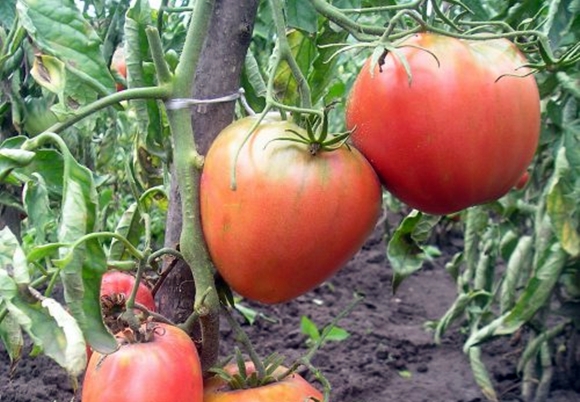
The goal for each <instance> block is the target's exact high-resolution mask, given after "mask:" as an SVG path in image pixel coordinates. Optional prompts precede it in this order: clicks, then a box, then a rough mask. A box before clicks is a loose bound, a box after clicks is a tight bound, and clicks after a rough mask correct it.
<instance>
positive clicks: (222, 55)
mask: <svg viewBox="0 0 580 402" xmlns="http://www.w3.org/2000/svg"><path fill="white" fill-rule="evenodd" d="M257 8H258V1H257V0H243V1H241V0H216V1H215V4H214V6H213V13H212V15H211V18H207V20H208V21H209V22H210V28H209V34H208V35H207V37H206V38H205V44H204V48H203V51H202V55H201V57H200V58H199V62H197V59H196V60H195V61H196V64H197V68H196V73H195V74H196V76H195V83H194V86H193V88H192V87H191V86H188V85H187V84H184V83H183V82H180V83H176V85H179V90H180V91H181V93H182V95H180V97H183V98H188V97H189V95H191V91H193V97H194V98H197V99H214V98H218V97H222V96H224V95H228V94H231V93H234V92H237V91H238V89H239V85H240V75H241V69H242V66H243V61H244V58H245V55H246V52H247V49H248V46H249V43H250V40H251V37H252V30H253V24H254V19H255V15H256V11H257ZM191 72H192V69H190V70H189V72H188V73H187V74H190V73H191ZM181 74H186V73H184V72H183V70H179V75H181ZM176 96H177V95H176ZM234 106H235V103H234V102H225V103H212V104H203V105H199V106H195V107H193V114H192V122H193V131H194V132H195V145H196V146H197V148H196V149H197V153H199V154H204V153H205V152H207V149H208V148H209V146H210V144H211V143H212V141H213V139H214V138H215V136H216V135H217V134H218V133H219V132H220V131H221V130H222V129H223V128H224V127H225V126H227V125H228V124H230V123H231V122H232V120H233V113H234ZM188 115H189V114H188ZM180 124H183V125H185V124H186V121H185V117H183V116H182V117H180ZM187 135H191V131H187ZM176 146H177V144H176ZM181 147H182V148H183V145H182V146H181ZM180 151H184V150H183V149H182V150H180ZM186 153H187V152H186ZM188 155H189V156H186V157H191V154H190V153H189V154H188ZM193 159H196V158H195V157H194V158H193ZM180 172H181V170H179V168H178V166H177V160H175V162H174V166H173V168H172V175H173V177H175V178H180V177H179V176H180V175H181V173H180ZM194 177H195V180H199V172H197V175H196V176H194ZM180 179H181V178H180ZM182 182H183V184H182ZM192 183H198V182H197V181H195V182H194V181H193V180H174V181H172V183H171V195H170V197H169V198H170V205H169V212H168V218H167V229H166V236H165V245H166V246H167V247H170V248H175V247H176V246H177V245H178V244H179V243H180V242H181V241H182V238H181V233H182V232H184V231H186V230H189V229H188V228H187V225H191V216H190V215H191V214H194V215H196V216H198V214H199V210H198V205H197V204H194V205H195V210H194V209H192V208H191V207H189V206H187V205H188V204H187V201H186V200H181V197H182V196H185V193H186V192H189V191H191V189H190V188H185V189H184V190H182V188H181V186H191V185H192ZM195 186H197V184H195ZM196 188H197V187H196ZM182 209H183V210H184V211H185V213H183V214H182ZM188 220H189V221H190V222H187V221H188ZM182 222H183V226H184V227H183V230H182ZM196 224H199V221H197V223H196ZM198 233H199V234H200V235H201V231H199V232H198ZM202 244H203V242H200V245H202ZM183 246H184V245H183V243H181V250H182V251H183V250H184V249H183ZM204 247H205V246H204ZM196 258H199V256H197V257H196ZM188 262H189V261H188ZM202 262H203V261H202ZM204 264H205V263H204ZM197 268H198V267H197V266H196V267H194V271H195V270H197ZM165 269H171V272H170V273H169V274H167V276H166V277H165V280H164V282H163V284H162V286H161V287H160V288H159V289H158V292H157V295H156V300H157V302H158V306H159V309H160V312H161V313H163V314H164V315H166V316H169V317H171V318H172V319H173V321H176V322H184V321H185V325H188V324H189V323H191V322H192V321H193V320H191V319H188V318H187V315H188V314H189V313H190V312H191V307H190V306H191V304H192V302H193V301H194V298H195V300H196V301H195V304H196V306H198V305H200V302H203V303H201V304H202V306H203V305H209V304H210V303H213V301H214V295H215V291H214V290H213V288H212V290H211V292H210V293H209V294H208V293H205V291H204V289H202V286H200V285H201V284H200V283H196V291H195V295H194V294H193V292H192V288H193V286H190V284H191V279H192V276H191V275H192V274H191V270H190V268H189V267H188V266H187V264H184V263H182V261H181V260H178V261H174V264H169V265H167V266H165ZM164 272H165V271H164ZM193 279H194V281H196V282H198V279H197V278H196V277H194V278H193ZM216 304H217V301H216ZM211 307H212V310H211V313H210V314H211V315H210V316H208V317H205V318H203V319H200V320H198V322H202V320H205V322H202V325H203V326H204V328H203V329H202V331H201V332H202V333H201V334H199V335H197V336H198V337H199V336H203V347H202V351H203V356H202V365H203V367H204V369H207V368H209V366H211V365H212V364H213V363H215V361H216V359H217V344H218V339H219V316H218V315H217V314H218V311H217V310H213V308H214V307H215V305H214V304H211ZM203 310H204V309H203V308H202V309H201V311H199V312H200V313H205V312H204V311H203ZM214 313H215V316H214ZM196 330H197V329H196ZM212 353H215V356H212Z"/></svg>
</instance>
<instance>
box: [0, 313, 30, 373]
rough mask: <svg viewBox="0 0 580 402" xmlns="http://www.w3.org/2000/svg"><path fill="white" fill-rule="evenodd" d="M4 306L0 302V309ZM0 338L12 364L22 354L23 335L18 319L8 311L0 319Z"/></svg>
mask: <svg viewBox="0 0 580 402" xmlns="http://www.w3.org/2000/svg"><path fill="white" fill-rule="evenodd" d="M4 308H5V307H4V304H3V303H2V302H0V309H4ZM0 340H2V342H3V343H4V346H5V348H6V352H8V357H9V358H10V362H11V363H12V365H13V366H14V364H15V363H16V362H17V361H18V360H19V359H20V357H21V356H22V348H23V347H24V337H23V336H22V329H21V328H20V325H18V321H16V319H15V318H14V317H13V316H12V314H10V313H8V314H7V315H6V317H4V319H3V320H2V321H0Z"/></svg>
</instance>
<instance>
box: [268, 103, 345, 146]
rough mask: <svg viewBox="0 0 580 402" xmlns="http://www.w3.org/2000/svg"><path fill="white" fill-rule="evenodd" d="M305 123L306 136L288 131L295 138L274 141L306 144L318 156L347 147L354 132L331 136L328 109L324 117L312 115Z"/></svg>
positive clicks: (294, 131) (289, 137) (282, 138)
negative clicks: (347, 142) (321, 153)
mask: <svg viewBox="0 0 580 402" xmlns="http://www.w3.org/2000/svg"><path fill="white" fill-rule="evenodd" d="M305 121H306V127H305V130H306V135H304V134H303V133H300V132H298V131H296V130H292V129H286V132H288V133H291V134H294V136H288V137H281V138H276V139H274V140H272V141H291V142H296V143H299V144H305V145H306V146H307V148H308V152H309V153H310V155H312V156H316V155H317V154H318V153H320V152H332V151H334V150H336V149H339V148H340V147H342V146H343V145H346V141H347V140H348V138H349V137H350V134H351V133H352V130H349V131H346V132H343V133H339V134H329V132H328V108H327V109H325V110H324V112H323V114H322V117H321V116H320V115H312V116H310V118H306V119H305ZM347 146H348V145H347Z"/></svg>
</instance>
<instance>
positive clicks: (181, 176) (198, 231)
mask: <svg viewBox="0 0 580 402" xmlns="http://www.w3.org/2000/svg"><path fill="white" fill-rule="evenodd" d="M214 3H215V1H213V0H204V1H197V2H195V4H194V9H193V13H192V15H191V20H190V22H189V27H188V31H187V34H186V39H185V43H184V47H183V51H182V53H181V56H180V59H179V62H178V64H177V67H176V70H175V77H174V85H173V91H172V94H171V97H172V98H188V97H189V96H190V92H191V88H193V81H194V79H195V71H196V68H197V65H198V61H199V58H200V54H201V50H202V47H203V43H204V38H205V36H206V34H207V32H208V28H209V22H210V19H211V18H210V16H211V12H212V10H213V7H214ZM167 118H168V121H169V126H170V129H171V135H172V139H173V156H174V157H173V160H174V163H175V172H176V174H175V175H174V177H173V180H177V184H178V186H179V191H180V194H181V206H182V216H183V226H182V229H181V236H180V251H181V253H182V255H183V259H184V261H185V262H186V263H187V265H188V266H189V267H190V269H191V272H192V276H193V279H194V283H195V289H196V292H195V302H194V306H192V310H193V311H192V314H191V318H190V319H187V320H186V321H185V324H186V326H185V328H184V329H185V331H186V332H188V333H191V332H192V330H193V324H195V323H196V322H199V324H200V327H201V338H202V339H201V340H202V347H201V353H200V360H201V363H202V367H203V369H204V370H206V369H207V368H209V367H211V366H213V365H214V363H215V361H216V360H217V354H218V342H219V299H218V295H217V292H216V290H215V283H214V279H213V270H214V268H213V263H212V261H211V257H210V256H209V252H208V250H207V246H206V244H205V239H204V237H203V232H202V228H201V222H200V219H199V216H200V213H199V182H200V177H201V170H200V167H199V165H200V163H199V160H200V155H199V152H198V150H197V145H196V142H195V137H194V132H193V127H192V124H191V110H190V109H189V108H185V109H168V110H167ZM198 318H199V320H198Z"/></svg>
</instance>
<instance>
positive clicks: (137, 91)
mask: <svg viewBox="0 0 580 402" xmlns="http://www.w3.org/2000/svg"><path fill="white" fill-rule="evenodd" d="M170 94H171V87H170V86H168V85H163V86H155V87H145V88H132V89H127V90H124V91H120V92H115V93H113V94H110V95H107V96H105V97H103V98H101V99H99V100H97V101H95V102H93V103H91V104H89V105H87V106H83V107H81V108H79V109H78V110H77V111H76V113H75V115H74V116H72V117H71V118H70V119H68V120H66V121H63V122H59V123H56V124H54V125H53V126H51V127H50V128H48V129H47V130H46V131H47V132H52V133H57V134H58V133H60V132H62V131H63V130H65V129H67V128H69V127H72V126H73V125H74V124H75V123H77V122H79V121H81V120H82V119H84V118H85V117H88V116H90V115H92V114H93V113H95V112H97V111H99V110H101V109H104V108H106V107H109V106H113V105H116V104H118V103H120V102H123V101H128V100H131V99H166V98H167V97H168V96H169V95H170Z"/></svg>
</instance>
